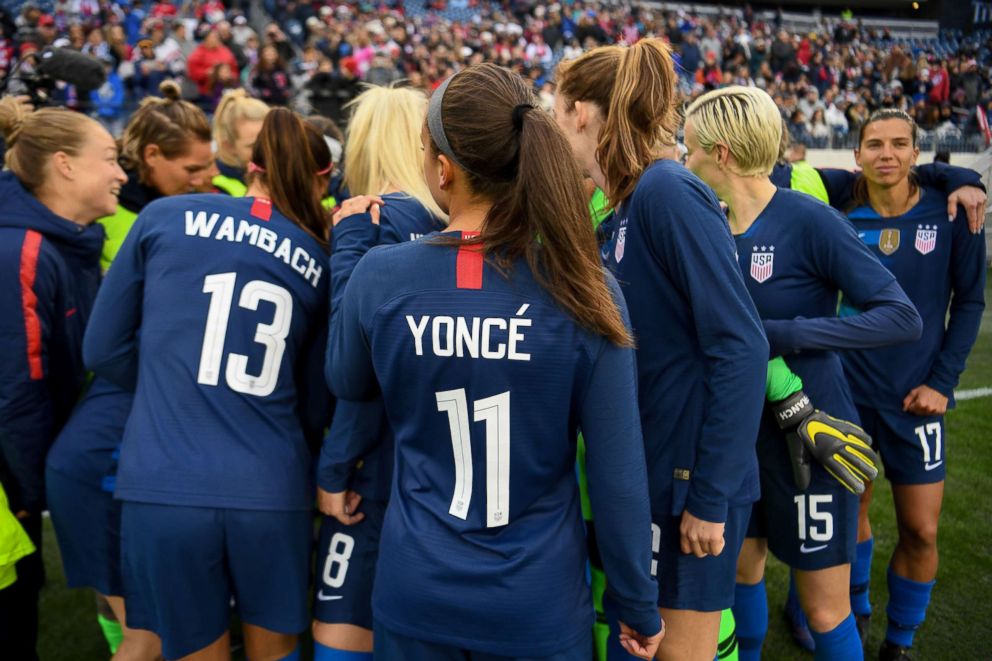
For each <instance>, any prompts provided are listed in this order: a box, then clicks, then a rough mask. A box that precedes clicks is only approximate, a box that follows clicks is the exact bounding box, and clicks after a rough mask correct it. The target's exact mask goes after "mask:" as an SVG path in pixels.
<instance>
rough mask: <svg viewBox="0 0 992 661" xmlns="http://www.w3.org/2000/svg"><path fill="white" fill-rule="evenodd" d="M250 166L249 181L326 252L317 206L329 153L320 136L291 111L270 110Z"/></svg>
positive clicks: (324, 215)
mask: <svg viewBox="0 0 992 661" xmlns="http://www.w3.org/2000/svg"><path fill="white" fill-rule="evenodd" d="M251 160H252V163H254V164H255V165H256V166H257V167H258V170H257V171H256V172H254V173H253V174H251V175H249V177H250V178H255V177H257V180H258V181H259V182H260V183H262V184H263V185H264V186H265V187H266V188H267V189H268V191H269V196H270V197H271V198H272V204H273V205H274V206H275V208H276V209H278V210H279V211H280V213H282V214H283V215H285V216H286V217H287V218H289V219H290V220H292V221H293V222H294V223H296V224H297V225H299V226H300V227H301V228H302V229H303V230H304V231H306V232H307V233H309V234H310V235H312V236H313V237H314V238H315V239H317V241H319V242H320V244H321V246H323V247H325V248H326V247H327V225H328V223H327V221H328V216H327V212H326V211H325V210H324V207H323V206H321V203H320V201H321V198H322V197H323V194H324V191H325V190H326V189H327V177H328V176H330V167H331V150H330V149H329V148H328V147H327V143H326V142H325V141H324V136H322V135H321V134H320V132H319V131H317V129H315V128H314V127H313V126H311V125H309V124H307V123H306V122H304V121H303V120H302V119H301V118H300V117H299V116H298V115H297V114H296V113H295V112H293V111H292V110H288V109H286V108H273V109H272V110H270V111H269V114H267V115H266V116H265V121H264V122H262V130H261V132H259V134H258V139H257V140H256V141H255V146H254V148H253V149H252V152H251ZM250 169H254V168H250ZM324 170H326V171H327V172H326V173H325V174H323V175H320V174H318V173H319V172H322V171H324ZM254 180H255V179H251V181H254ZM251 181H249V184H250V183H251Z"/></svg>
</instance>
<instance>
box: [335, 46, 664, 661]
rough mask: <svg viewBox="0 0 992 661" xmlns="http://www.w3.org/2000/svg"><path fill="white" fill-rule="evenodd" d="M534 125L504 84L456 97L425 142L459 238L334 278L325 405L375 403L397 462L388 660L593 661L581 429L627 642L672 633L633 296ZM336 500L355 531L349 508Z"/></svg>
mask: <svg viewBox="0 0 992 661" xmlns="http://www.w3.org/2000/svg"><path fill="white" fill-rule="evenodd" d="M537 106H538V102H537V99H536V98H535V96H534V93H533V91H532V90H531V89H530V86H529V85H528V84H527V83H526V82H525V81H524V80H523V79H522V78H520V77H519V76H517V75H515V74H513V73H511V72H509V71H507V70H505V69H501V68H499V67H497V66H494V65H490V64H484V65H476V66H471V67H468V68H466V69H464V70H463V71H461V72H460V73H458V74H456V75H455V76H453V77H452V78H450V79H449V80H448V81H446V82H445V83H444V84H443V85H442V86H441V87H439V88H438V89H437V90H436V91H435V93H434V95H433V96H432V98H431V101H430V104H429V107H428V116H427V122H426V126H425V130H424V132H423V144H424V148H425V153H424V170H425V175H426V178H427V181H428V183H429V185H430V187H431V192H432V194H433V196H434V198H435V200H437V202H438V204H439V205H440V206H441V208H442V209H444V210H446V211H447V213H448V214H449V217H450V219H451V224H450V229H449V231H448V232H444V233H440V234H435V235H432V236H430V237H427V238H425V239H424V240H420V241H414V242H407V243H403V244H400V245H395V246H387V247H379V248H375V249H373V250H370V251H369V252H368V253H367V254H366V255H365V256H364V257H363V258H362V260H361V261H360V262H359V263H358V265H357V266H356V267H355V269H354V271H353V272H352V274H351V276H350V280H349V281H348V282H347V286H346V287H344V291H343V292H342V291H341V288H342V285H344V284H345V283H344V282H343V279H339V278H337V277H336V274H335V278H334V279H333V282H334V292H333V300H332V319H331V340H330V343H329V347H328V351H329V353H330V354H331V355H330V358H329V361H328V367H329V370H328V377H329V381H330V383H331V386H332V390H334V392H335V394H337V395H338V396H339V397H343V398H358V397H366V398H367V397H370V396H372V395H374V394H375V393H376V392H377V391H381V393H382V399H383V403H384V407H385V410H386V413H387V416H388V418H389V421H390V424H391V427H392V430H393V434H394V436H395V443H396V452H395V457H396V464H395V466H394V471H395V472H394V478H393V490H392V494H391V496H390V501H389V507H388V509H387V511H386V517H385V522H384V524H383V531H382V540H381V543H380V545H381V547H382V548H383V549H384V550H383V552H382V553H381V554H380V556H379V563H378V566H377V568H376V581H375V588H374V592H373V611H374V614H375V621H376V628H375V648H376V649H375V652H376V658H380V657H381V658H384V659H406V660H416V659H442V660H443V659H461V658H465V654H466V652H475V653H480V654H493V655H499V656H500V657H509V658H520V657H527V658H534V657H539V658H549V659H561V660H566V659H587V658H588V656H589V653H590V650H591V649H592V642H591V631H592V607H591V604H590V597H589V588H588V586H587V585H586V581H585V563H586V552H585V544H584V539H583V528H582V521H581V514H580V511H579V510H580V507H579V494H578V488H577V484H576V480H575V473H574V462H575V441H576V431H577V427H581V428H582V431H583V434H584V436H585V439H586V456H587V460H588V466H589V483H590V491H591V494H590V495H591V501H592V508H593V511H594V512H595V514H596V519H597V522H599V533H600V534H599V539H600V551H601V553H602V556H603V560H604V565H605V567H606V571H607V575H608V576H609V577H610V581H611V588H610V589H611V591H612V593H613V595H614V597H615V599H616V600H617V602H618V603H619V604H620V608H621V620H622V621H623V622H624V624H623V632H624V633H623V636H624V638H623V642H624V644H625V645H626V646H627V647H628V649H629V650H630V651H631V652H633V653H635V654H637V655H638V656H640V657H641V658H650V657H651V656H652V655H653V653H654V650H655V648H656V647H657V644H658V641H659V639H660V638H661V636H662V633H663V632H662V630H661V627H660V619H659V617H658V612H657V610H656V609H655V606H654V598H655V597H654V595H655V593H656V587H655V585H654V582H653V581H652V579H651V576H650V521H649V512H648V504H647V498H646V496H647V484H646V475H645V469H644V455H643V452H644V451H643V444H642V443H641V440H640V429H639V421H638V415H637V408H636V406H637V401H636V393H635V381H634V354H633V350H632V348H631V344H632V342H631V336H630V334H629V330H628V328H627V326H626V324H625V322H624V316H625V314H624V311H623V299H622V297H621V295H620V293H619V290H618V288H617V287H616V285H615V283H614V281H613V280H612V278H610V277H609V276H607V275H606V274H605V273H604V271H603V269H602V267H601V265H600V263H599V260H598V256H597V250H596V242H595V238H594V235H593V232H592V230H591V228H590V226H589V219H588V216H587V213H586V205H585V202H584V199H583V194H582V180H581V176H580V173H579V170H578V169H577V168H576V166H575V163H574V161H573V159H572V158H571V155H570V153H569V148H568V145H567V143H566V142H565V140H564V138H563V137H562V135H561V133H560V132H559V131H558V129H557V128H556V127H555V126H554V124H553V123H552V120H551V119H550V117H548V116H547V115H545V114H543V113H542V112H541V111H540V110H538V109H537ZM373 210H374V207H373ZM372 217H373V219H374V217H375V214H374V213H373V214H372ZM364 227H365V229H366V242H367V244H371V243H373V242H374V237H375V230H376V228H375V226H374V225H373V224H372V223H367V224H366V225H365V226H364ZM357 229H358V227H357V224H356V227H355V231H356V232H357ZM356 239H357V237H356ZM332 268H334V269H337V265H336V264H333V263H332ZM449 443H450V445H449ZM357 454H358V455H360V454H362V453H361V452H360V453H357ZM330 499H331V503H330V504H331V506H332V511H333V512H334V513H335V516H336V517H337V518H339V519H340V520H342V521H343V522H351V521H354V520H355V519H356V518H357V517H358V515H356V514H355V513H354V509H353V508H354V500H355V499H354V497H353V496H352V494H350V493H349V492H337V493H334V494H331V495H330ZM386 549H388V553H387V552H386ZM628 625H629V626H628Z"/></svg>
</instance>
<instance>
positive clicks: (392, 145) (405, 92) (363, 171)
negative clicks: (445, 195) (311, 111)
mask: <svg viewBox="0 0 992 661" xmlns="http://www.w3.org/2000/svg"><path fill="white" fill-rule="evenodd" d="M349 106H350V107H351V108H352V114H351V120H350V121H349V122H348V130H347V132H346V134H347V141H346V146H345V154H344V182H345V184H346V185H347V186H348V190H349V191H350V192H351V194H352V195H380V194H382V193H383V192H384V191H386V190H388V189H390V188H396V189H398V190H400V191H402V192H403V193H406V194H407V195H409V196H411V197H412V198H414V199H415V200H417V201H418V202H420V203H421V204H422V205H423V206H424V207H425V208H426V209H427V210H428V211H430V212H431V213H432V214H434V215H435V216H437V217H438V218H441V219H445V218H447V216H446V215H445V213H444V212H443V211H441V208H440V207H439V206H438V205H437V202H435V201H434V197H433V196H432V195H431V191H430V189H429V188H428V187H427V181H426V180H425V179H424V174H423V151H422V150H421V144H420V131H421V129H422V128H423V126H424V118H425V117H426V116H427V97H426V96H424V93H423V92H421V91H419V90H415V89H413V88H410V87H369V88H368V89H367V90H365V91H364V92H362V93H361V94H359V95H358V97H357V98H356V99H355V100H354V101H352V102H351V103H350V104H349Z"/></svg>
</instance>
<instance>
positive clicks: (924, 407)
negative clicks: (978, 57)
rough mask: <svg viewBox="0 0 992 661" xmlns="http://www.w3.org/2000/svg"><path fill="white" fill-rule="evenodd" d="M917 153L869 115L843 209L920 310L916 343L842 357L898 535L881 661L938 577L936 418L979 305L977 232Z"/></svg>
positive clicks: (896, 118) (906, 635)
mask: <svg viewBox="0 0 992 661" xmlns="http://www.w3.org/2000/svg"><path fill="white" fill-rule="evenodd" d="M918 155H919V147H918V146H917V127H916V124H915V123H914V122H913V120H912V119H911V118H910V117H909V116H908V115H906V114H905V113H902V112H899V111H895V110H880V111H878V112H876V113H874V114H873V115H872V116H871V117H869V119H868V121H867V122H866V123H865V124H864V126H862V127H861V131H860V135H859V138H858V149H857V150H855V159H856V160H857V162H858V165H859V166H860V167H861V169H862V174H861V177H860V178H859V180H858V182H857V184H856V185H855V187H854V196H853V201H852V209H851V211H850V212H849V213H848V217H849V218H850V219H851V221H852V222H853V223H854V225H855V227H856V228H857V230H858V235H859V236H860V237H861V238H862V239H863V241H864V242H865V243H866V244H867V245H868V247H869V248H870V250H871V251H872V252H873V253H874V254H875V255H877V256H878V258H879V259H880V260H881V262H882V264H884V265H885V266H886V267H887V268H888V269H889V270H890V271H892V273H893V274H894V275H895V277H896V279H897V280H898V281H899V283H900V284H901V285H902V287H903V288H904V289H905V290H906V293H907V294H908V295H909V297H910V299H911V300H912V301H913V303H914V304H915V305H916V307H917V308H918V309H919V311H920V314H921V315H922V317H923V337H922V338H920V340H919V341H917V342H913V343H911V344H904V345H901V346H897V347H890V348H886V349H875V350H872V351H856V352H852V353H849V354H845V355H844V368H845V371H846V373H847V375H848V380H849V381H850V383H851V390H852V392H853V395H854V401H855V403H856V404H857V406H858V412H859V414H860V416H861V421H862V423H863V424H864V426H865V429H866V430H867V431H868V432H869V433H870V434H871V435H872V437H873V438H874V439H875V442H876V444H877V446H878V448H879V450H880V452H881V455H882V461H883V462H884V465H885V476H886V477H887V478H888V480H889V482H891V483H892V496H893V499H894V501H895V508H896V521H897V524H898V531H899V540H898V543H897V544H896V548H895V551H894V553H893V555H892V559H891V561H890V563H889V569H888V587H889V603H888V609H887V613H888V627H887V629H886V633H885V642H884V643H883V645H882V648H881V651H880V652H879V659H882V660H883V661H889V660H890V659H909V658H910V648H911V647H912V645H913V636H914V633H915V631H916V630H917V629H918V628H919V626H920V625H921V624H923V621H924V618H925V616H926V610H927V605H928V603H929V601H930V593H931V591H932V590H933V585H934V582H935V579H936V576H937V523H938V520H939V517H940V509H941V503H942V501H943V495H944V477H945V475H946V463H945V462H946V461H947V448H948V439H947V436H946V434H945V427H944V415H945V414H946V412H947V410H948V409H949V408H953V406H954V387H955V386H956V385H957V383H958V378H959V377H960V376H961V372H963V371H964V368H965V360H966V359H967V357H968V353H969V352H970V351H971V348H972V346H973V345H974V343H975V339H976V337H977V336H978V329H979V326H980V325H981V320H982V311H983V310H984V308H985V300H984V295H985V294H984V292H985V274H986V270H985V238H984V232H981V231H980V232H979V235H977V236H976V235H974V234H971V233H969V231H968V226H967V224H966V221H965V218H964V213H963V212H962V213H959V214H958V215H957V218H956V220H955V219H953V218H949V217H948V215H947V208H948V204H947V197H946V196H945V195H944V194H942V193H941V192H940V191H939V190H936V189H934V188H930V187H927V186H921V185H920V184H919V182H918V181H917V179H916V177H915V175H914V173H913V165H914V164H915V163H916V158H917V156H918ZM952 220H953V221H954V222H951V221H952ZM858 307H860V306H859V304H858V303H857V301H851V300H848V299H847V298H845V300H844V301H843V304H842V310H843V311H847V312H856V310H855V309H854V308H858ZM865 514H866V515H867V511H865ZM864 524H865V527H867V516H866V520H865V521H864ZM869 530H870V528H869ZM869 539H870V538H869ZM865 587H866V590H865V596H864V601H865V602H867V586H865Z"/></svg>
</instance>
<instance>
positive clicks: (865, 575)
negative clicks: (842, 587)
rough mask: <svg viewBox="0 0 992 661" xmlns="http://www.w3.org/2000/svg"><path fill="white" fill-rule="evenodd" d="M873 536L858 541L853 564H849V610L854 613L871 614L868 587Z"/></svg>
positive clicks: (873, 545)
mask: <svg viewBox="0 0 992 661" xmlns="http://www.w3.org/2000/svg"><path fill="white" fill-rule="evenodd" d="M874 548H875V538H874V537H869V538H868V539H866V540H865V541H863V542H858V546H857V550H856V554H855V556H854V564H852V565H851V610H852V611H854V614H855V615H871V601H869V599H868V587H869V585H870V584H871V556H872V551H873V550H874Z"/></svg>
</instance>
